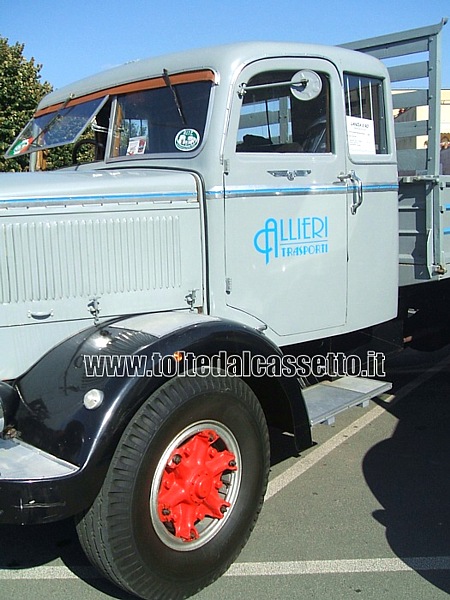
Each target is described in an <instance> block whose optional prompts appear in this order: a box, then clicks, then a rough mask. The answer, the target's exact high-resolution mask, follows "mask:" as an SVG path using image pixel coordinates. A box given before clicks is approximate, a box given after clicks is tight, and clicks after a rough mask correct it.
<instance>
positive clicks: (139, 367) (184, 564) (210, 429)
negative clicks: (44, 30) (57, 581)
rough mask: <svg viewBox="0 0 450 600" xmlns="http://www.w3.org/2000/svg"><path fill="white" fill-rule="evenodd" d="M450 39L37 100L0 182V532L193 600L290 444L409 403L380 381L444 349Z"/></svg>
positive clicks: (167, 70)
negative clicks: (66, 523)
mask: <svg viewBox="0 0 450 600" xmlns="http://www.w3.org/2000/svg"><path fill="white" fill-rule="evenodd" d="M443 24H444V21H443V22H442V23H440V24H438V25H435V26H431V27H425V28H422V29H418V30H413V31H408V32H404V33H401V34H393V35H389V36H385V37H381V38H374V39H371V40H366V41H365V42H359V43H356V44H350V45H349V47H348V48H344V47H326V46H319V45H307V44H300V43H299V44H290V43H242V44H235V45H230V46H225V47H219V48H212V49H208V50H205V49H202V50H198V51H189V52H184V53H182V54H174V55H169V56H164V57H160V58H152V59H149V60H142V61H137V62H133V63H129V64H126V65H124V66H121V67H118V68H114V69H112V70H109V71H107V72H105V73H102V74H100V75H97V76H95V77H89V78H87V79H84V80H82V81H80V82H78V83H74V84H73V85H69V86H67V87H64V88H63V89H60V90H57V91H54V92H52V93H50V94H49V95H48V96H46V97H45V98H44V99H43V100H42V101H41V103H40V104H39V106H38V108H37V110H36V113H35V115H34V117H33V119H32V120H31V121H30V123H29V124H28V125H27V126H26V127H25V129H24V130H23V131H22V132H21V134H20V135H19V136H18V138H17V139H16V140H15V141H14V142H13V143H12V145H11V147H10V148H9V150H8V153H7V154H8V156H11V157H14V156H22V155H25V154H30V171H31V172H29V173H5V174H1V178H0V182H1V187H0V297H1V312H0V336H1V337H0V339H1V343H2V354H1V361H0V376H1V377H0V379H1V382H0V431H1V432H2V436H1V440H0V522H1V523H17V524H30V523H48V522H50V521H56V520H60V519H65V518H68V517H75V519H76V526H77V531H78V534H79V538H80V541H81V544H82V546H83V548H84V550H85V552H86V554H87V556H88V557H89V559H90V560H91V561H92V563H93V564H94V565H95V566H96V567H97V568H98V569H99V570H100V571H101V572H102V573H103V574H104V575H105V576H106V577H108V578H110V579H111V580H112V581H113V582H114V583H116V584H117V585H119V586H121V587H122V588H124V589H125V590H127V591H128V592H131V593H133V594H135V595H136V596H138V597H141V598H146V599H152V600H153V599H156V598H183V597H187V596H189V595H192V594H194V593H195V592H196V591H197V590H199V589H201V588H202V587H204V586H206V585H208V584H209V583H210V582H211V581H213V580H215V579H216V578H217V577H219V576H220V575H221V574H222V573H223V572H224V571H225V570H226V569H227V568H228V566H229V565H230V564H231V563H232V561H234V560H235V558H236V557H237V555H238V553H239V551H240V550H241V548H242V547H243V545H244V544H245V542H246V540H247V538H248V536H249V535H250V532H251V530H252V528H253V527H254V524H255V521H256V518H257V515H258V513H259V511H260V508H261V505H262V502H263V498H264V493H265V488H266V483H267V478H268V471H269V464H270V462H269V434H268V427H270V428H271V429H272V428H281V429H282V431H288V432H292V434H293V436H294V439H295V442H296V446H297V449H298V450H300V449H302V448H305V447H308V446H309V445H311V426H312V425H313V424H315V423H319V422H323V421H325V420H327V419H328V420H330V419H332V418H333V417H334V415H335V414H336V413H337V412H338V411H339V410H341V409H343V408H345V407H348V406H351V405H354V404H358V403H362V402H365V401H367V400H368V399H369V398H371V397H375V396H376V395H378V394H380V393H382V392H383V391H385V390H387V389H388V388H389V385H390V384H389V383H387V382H386V381H385V380H384V379H383V378H381V380H380V379H379V378H377V377H376V376H375V377H367V375H377V373H376V372H375V371H376V369H375V370H374V368H373V367H374V365H373V364H372V366H370V365H369V363H370V362H373V360H372V361H369V358H370V359H374V358H375V363H376V365H378V366H379V365H380V363H381V362H382V360H381V359H382V357H384V356H385V355H386V354H387V353H389V352H394V351H398V350H399V349H401V348H402V347H403V346H404V344H405V342H408V343H412V344H415V345H416V347H422V348H425V347H427V346H428V347H437V346H439V345H442V344H444V343H446V341H447V339H448V337H447V333H448V310H447V303H448V301H449V297H450V280H449V273H448V264H449V262H450V256H449V249H450V235H448V234H449V233H450V177H448V176H446V175H445V174H441V172H440V160H439V149H440V148H439V109H440V102H439V91H440V58H439V57H440V54H439V46H440V43H441V42H440V35H441V29H442V26H443ZM355 50H359V52H358V51H355ZM370 54H373V55H374V56H370ZM416 54H417V55H418V56H419V58H420V59H421V61H420V62H414V61H411V60H404V57H405V56H406V57H409V58H410V57H411V56H414V55H416ZM379 58H381V59H389V60H390V61H391V62H390V66H389V67H386V66H385V65H384V64H383V63H382V62H381V61H380V60H378V59H379ZM396 58H399V59H400V65H395V64H392V62H393V61H395V60H396ZM421 78H422V82H419V83H417V80H418V79H421ZM407 81H410V82H412V83H411V85H413V86H414V87H415V88H416V89H415V90H414V91H412V90H410V91H408V92H407V93H401V90H396V92H397V93H394V94H392V93H391V91H392V90H391V87H394V88H395V86H397V87H398V85H399V84H398V83H396V82H401V85H402V86H405V85H407V84H405V82H407ZM391 84H392V85H391ZM422 84H427V85H425V86H423V85H422ZM421 105H428V106H429V116H428V119H427V121H423V122H418V121H414V120H412V121H405V120H403V121H402V119H398V118H397V119H394V114H395V112H394V111H396V110H397V111H399V112H400V113H401V114H404V110H400V109H405V108H406V107H407V108H411V107H414V106H421ZM396 134H397V138H398V141H397V146H398V150H396ZM418 135H426V136H427V143H426V145H424V146H423V147H420V148H418V147H417V143H416V137H417V136H418ZM411 140H412V143H411ZM66 144H72V156H73V164H72V165H71V166H69V167H67V168H64V169H60V170H58V171H45V161H46V153H47V152H48V151H49V149H51V148H53V147H57V146H61V145H66ZM83 146H86V148H90V149H91V150H92V151H93V160H92V161H91V162H89V163H86V162H82V161H81V160H80V156H81V154H82V153H83V151H84V150H86V148H83ZM399 257H400V260H399ZM349 357H352V368H351V369H350V367H349V365H348V364H345V363H346V360H345V359H347V358H349ZM336 358H337V359H339V360H337V362H335V360H334V359H336ZM357 359H358V360H359V361H360V363H358V360H357ZM330 363H331V366H332V368H330ZM337 363H339V365H338V364H337ZM355 364H356V365H358V364H359V366H360V367H361V368H360V369H358V368H355ZM350 371H351V372H350ZM381 374H382V373H381Z"/></svg>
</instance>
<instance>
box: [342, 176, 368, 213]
mask: <svg viewBox="0 0 450 600" xmlns="http://www.w3.org/2000/svg"><path fill="white" fill-rule="evenodd" d="M338 178H339V179H340V180H341V181H345V180H347V179H348V180H350V181H351V182H352V184H353V185H354V186H356V190H355V189H354V190H353V201H352V204H351V206H350V211H351V213H352V215H356V211H357V210H358V208H359V207H360V206H361V204H362V201H363V184H362V179H360V178H359V177H358V175H357V174H356V173H355V171H353V170H351V171H350V172H349V173H347V174H345V173H340V174H339V175H338Z"/></svg>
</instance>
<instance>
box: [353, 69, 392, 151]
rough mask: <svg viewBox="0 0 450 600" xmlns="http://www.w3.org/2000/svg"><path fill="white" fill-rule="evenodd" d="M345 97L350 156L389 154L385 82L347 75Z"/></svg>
mask: <svg viewBox="0 0 450 600" xmlns="http://www.w3.org/2000/svg"><path fill="white" fill-rule="evenodd" d="M344 93H345V111H346V119H347V137H348V142H349V149H350V154H387V152H388V147H387V135H386V111H385V105H384V94H383V81H382V80H381V79H377V78H375V77H367V76H363V75H355V74H350V73H345V74H344Z"/></svg>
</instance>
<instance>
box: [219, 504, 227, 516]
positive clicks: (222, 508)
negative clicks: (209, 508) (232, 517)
mask: <svg viewBox="0 0 450 600" xmlns="http://www.w3.org/2000/svg"><path fill="white" fill-rule="evenodd" d="M227 510H228V506H225V504H222V506H221V507H220V512H221V513H222V514H223V515H224V514H225V513H226V512H227Z"/></svg>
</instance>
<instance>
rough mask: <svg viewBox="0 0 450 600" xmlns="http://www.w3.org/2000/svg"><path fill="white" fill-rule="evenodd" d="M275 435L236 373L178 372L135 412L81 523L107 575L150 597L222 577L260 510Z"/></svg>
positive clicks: (180, 593)
mask: <svg viewBox="0 0 450 600" xmlns="http://www.w3.org/2000/svg"><path fill="white" fill-rule="evenodd" d="M268 470H269V438H268V433H267V426H266V422H265V418H264V414H263V412H262V409H261V406H260V404H259V402H258V400H257V398H256V396H255V395H254V393H253V392H252V390H251V389H250V388H249V387H248V385H247V384H246V383H244V382H243V381H242V380H240V379H238V378H228V377H221V376H217V377H215V376H213V375H208V376H207V377H194V378H190V377H182V378H175V379H172V380H170V381H168V382H167V383H166V384H164V385H163V386H162V387H161V388H160V389H159V390H157V391H156V392H155V393H154V394H152V396H150V398H149V399H148V400H147V401H146V402H145V403H144V405H143V406H142V407H141V409H140V410H139V411H138V412H137V414H136V415H135V416H134V418H133V419H132V421H131V422H130V424H129V425H128V427H127V429H126V430H125V432H124V434H123V436H122V439H121V441H120V443H119V445H118V447H117V449H116V452H115V454H114V457H113V460H112V461H111V465H110V468H109V471H108V474H107V476H106V479H105V482H104V484H103V487H102V490H101V492H100V494H99V496H98V497H97V499H96V500H95V501H94V504H93V505H92V507H91V508H90V509H89V511H88V512H87V513H86V514H85V515H84V516H83V517H82V518H81V519H80V521H79V522H78V525H77V529H78V534H79V538H80V542H81V544H82V546H83V548H84V550H85V552H86V554H87V555H88V557H89V558H90V560H91V561H92V562H93V563H94V565H96V566H97V567H98V568H99V569H100V570H101V571H102V572H103V573H104V574H105V575H107V576H108V577H109V578H110V579H112V580H113V581H114V582H115V583H116V584H118V585H120V586H121V587H122V588H124V589H125V590H127V591H129V592H132V593H134V594H136V595H137V596H139V597H141V598H145V599H149V600H150V599H151V600H155V599H163V598H170V599H174V598H186V597H188V596H190V595H192V594H193V593H195V592H196V591H198V590H200V589H201V588H203V587H205V586H206V585H208V584H209V583H211V582H212V581H214V580H215V579H217V577H219V576H220V575H221V574H222V573H223V572H224V571H225V570H226V569H227V568H228V567H229V565H230V564H231V563H232V562H233V561H234V560H235V558H236V557H237V555H238V554H239V552H240V550H241V549H242V547H243V546H244V544H245V542H246V541H247V539H248V537H249V535H250V532H251V530H252V529H253V527H254V524H255V522H256V519H257V516H258V513H259V511H260V509H261V506H262V502H263V497H264V492H265V489H266V485H267V476H268Z"/></svg>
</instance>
